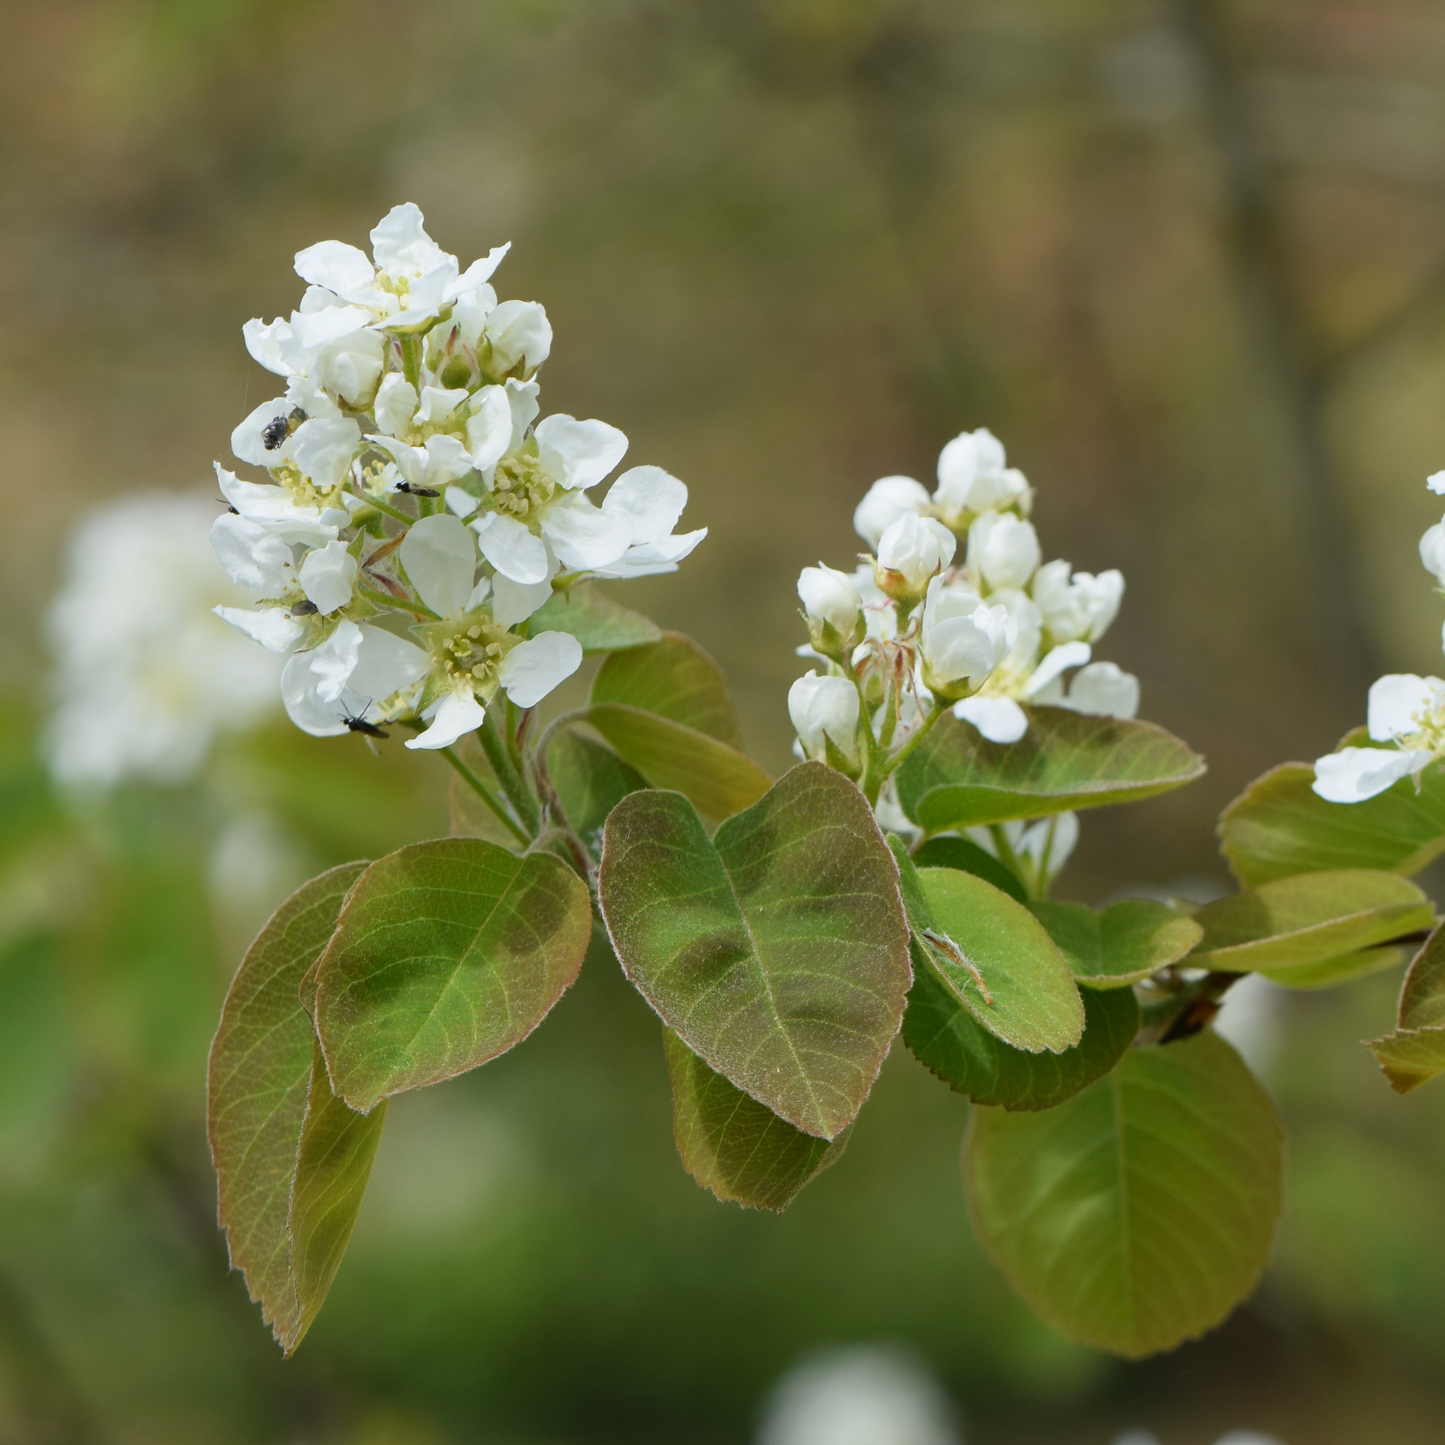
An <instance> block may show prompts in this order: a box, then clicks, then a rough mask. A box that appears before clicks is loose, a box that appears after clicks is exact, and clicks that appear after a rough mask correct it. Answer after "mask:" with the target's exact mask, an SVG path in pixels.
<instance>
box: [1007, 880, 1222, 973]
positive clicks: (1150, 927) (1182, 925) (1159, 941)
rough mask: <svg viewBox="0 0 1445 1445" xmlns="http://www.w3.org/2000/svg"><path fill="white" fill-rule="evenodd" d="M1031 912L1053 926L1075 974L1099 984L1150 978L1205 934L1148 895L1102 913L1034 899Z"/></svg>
mask: <svg viewBox="0 0 1445 1445" xmlns="http://www.w3.org/2000/svg"><path fill="white" fill-rule="evenodd" d="M1029 911H1030V912H1031V913H1032V914H1033V915H1034V917H1035V918H1037V919H1038V920H1039V922H1040V923H1042V924H1043V925H1044V927H1045V928H1046V929H1048V931H1049V937H1050V938H1052V939H1053V940H1054V942H1055V943H1056V944H1058V946H1059V952H1060V953H1062V954H1063V955H1064V958H1065V960H1066V961H1067V963H1068V965H1069V967H1070V968H1071V969H1073V971H1074V977H1075V978H1077V979H1078V981H1079V982H1080V983H1088V984H1092V985H1093V986H1094V987H1095V988H1123V987H1126V986H1127V985H1129V984H1131V983H1135V982H1137V981H1138V980H1139V979H1141V978H1148V977H1149V975H1150V974H1151V973H1157V972H1158V970H1159V969H1161V968H1164V967H1166V966H1167V965H1169V964H1171V963H1176V962H1177V961H1178V960H1179V959H1181V958H1183V957H1184V955H1185V954H1186V953H1188V952H1189V950H1190V949H1192V948H1193V947H1194V946H1195V945H1196V944H1197V943H1198V942H1199V940H1200V938H1202V937H1203V934H1204V930H1203V929H1202V928H1200V926H1199V925H1198V924H1197V923H1196V922H1195V921H1194V920H1193V919H1192V918H1190V917H1188V916H1186V915H1185V914H1183V913H1179V912H1177V911H1176V910H1175V909H1173V908H1170V907H1169V906H1168V904H1165V903H1155V902H1152V901H1151V900H1149V899H1147V898H1124V899H1121V900H1120V901H1119V902H1118V903H1111V904H1110V905H1109V906H1108V907H1107V908H1106V909H1104V910H1103V912H1102V913H1097V912H1095V911H1094V909H1092V908H1085V907H1084V905H1083V904H1081V903H1054V902H1051V901H1047V900H1043V901H1039V902H1036V903H1030V904H1029Z"/></svg>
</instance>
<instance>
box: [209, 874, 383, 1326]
mask: <svg viewBox="0 0 1445 1445" xmlns="http://www.w3.org/2000/svg"><path fill="white" fill-rule="evenodd" d="M367 866H368V865H367V864H365V863H347V864H345V865H344V866H342V867H340V868H333V869H332V870H331V871H330V872H329V873H323V874H322V875H321V876H320V877H319V878H313V879H312V880H311V882H309V883H307V884H306V885H305V886H304V887H302V888H301V889H299V890H298V891H297V892H296V893H294V894H292V896H291V897H290V898H288V899H287V900H286V902H285V903H283V904H282V905H281V907H280V908H279V909H278V910H277V911H276V913H275V915H274V916H273V917H272V919H271V920H270V922H269V923H267V924H266V926H265V928H263V929H262V930H261V933H260V935H259V936H258V937H257V939H256V941H255V943H253V944H252V945H251V948H250V950H249V951H248V952H247V954H246V957H245V960H244V961H243V962H242V964H241V967H240V969H239V971H238V972H237V974H236V977H235V979H234V981H233V982H232V984H231V988H230V992H229V993H228V994H227V996H226V1004H225V1008H224V1009H223V1011H222V1013H221V1024H220V1027H219V1029H218V1030H217V1032H216V1039H215V1042H214V1044H213V1045H212V1046H211V1061H210V1076H209V1090H208V1092H209V1099H208V1109H209V1131H210V1138H211V1155H212V1158H213V1159H214V1161H215V1165H216V1174H217V1176H218V1178H219V1181H220V1219H221V1224H222V1226H223V1227H224V1228H225V1231H226V1239H227V1243H228V1244H229V1246H230V1251H231V1263H232V1265H233V1266H234V1267H236V1268H238V1269H240V1270H241V1271H242V1272H243V1273H244V1274H245V1277H246V1286H247V1288H248V1289H249V1290H250V1292H251V1298H252V1299H253V1300H255V1301H256V1302H257V1303H259V1304H260V1306H261V1311H262V1315H263V1316H264V1318H265V1320H266V1322H267V1323H268V1324H269V1325H270V1326H271V1328H272V1329H273V1331H274V1332H275V1335H276V1338H277V1340H278V1341H279V1342H280V1344H281V1346H282V1347H283V1348H284V1349H285V1350H286V1352H287V1353H288V1354H289V1353H290V1352H291V1351H292V1350H294V1349H295V1348H296V1346H297V1344H298V1343H300V1340H301V1337H302V1336H303V1335H304V1334H305V1333H306V1328H307V1326H308V1325H309V1324H310V1322H311V1320H312V1318H313V1317H314V1316H315V1314H316V1311H317V1309H319V1308H320V1305H321V1301H322V1300H323V1299H324V1298H325V1295H326V1289H327V1287H328V1286H329V1284H330V1281H331V1276H332V1274H334V1273H335V1266H336V1262H337V1261H338V1260H339V1259H340V1255H341V1250H342V1249H343V1248H344V1247H345V1243H346V1236H347V1234H348V1233H349V1232H350V1228H351V1220H352V1218H354V1215H355V1210H354V1208H352V1209H351V1213H350V1214H349V1215H348V1214H347V1213H346V1208H347V1207H349V1206H345V1205H343V1203H342V1201H341V1200H340V1199H339V1198H338V1200H337V1201H336V1204H337V1206H338V1207H336V1208H334V1209H333V1210H332V1211H331V1217H330V1221H329V1230H330V1234H331V1240H332V1243H331V1247H330V1248H329V1250H328V1255H329V1257H330V1266H329V1270H318V1269H316V1268H315V1267H314V1266H312V1265H309V1264H308V1265H307V1266H306V1267H305V1268H304V1269H302V1270H299V1271H298V1269H297V1267H296V1266H297V1264H298V1263H301V1262H302V1261H301V1260H300V1259H299V1258H298V1256H297V1243H298V1241H299V1243H300V1251H301V1254H302V1255H309V1244H308V1241H309V1240H310V1238H311V1237H312V1234H313V1233H314V1228H313V1220H312V1214H311V1211H310V1210H309V1207H308V1206H306V1205H304V1204H303V1208H302V1211H301V1215H300V1216H299V1222H300V1225H301V1228H300V1231H299V1232H298V1231H297V1229H296V1228H295V1227H294V1225H293V1214H294V1206H293V1198H292V1196H293V1184H294V1183H295V1182H296V1180H297V1173H298V1151H301V1152H302V1154H303V1155H304V1157H303V1159H302V1161H301V1163H302V1167H303V1169H304V1171H305V1173H306V1174H307V1176H308V1177H311V1176H314V1173H315V1171H314V1169H313V1168H312V1166H311V1161H312V1159H313V1158H314V1157H315V1156H314V1153H307V1152H306V1151H304V1150H302V1138H303V1132H304V1130H305V1128H306V1126H307V1121H308V1119H309V1118H312V1117H315V1116H318V1115H320V1114H324V1113H328V1105H327V1098H328V1096H329V1094H330V1090H329V1088H325V1090H324V1093H323V1092H322V1090H323V1087H324V1085H325V1077H324V1075H322V1076H320V1078H319V1080H318V1077H317V1076H316V1075H315V1074H314V1072H313V1065H314V1061H315V1055H316V1047H315V1042H314V1039H313V1036H312V1031H311V1020H310V1018H309V1017H308V1016H307V1014H306V1012H305V1010H304V1009H303V1008H302V1005H301V1000H300V997H299V989H300V986H301V983H302V980H303V979H304V977H305V976H306V974H307V972H308V970H309V969H310V967H311V965H312V964H313V963H314V961H315V960H316V959H317V958H319V957H320V956H321V952H322V950H323V949H324V948H325V947H326V944H327V942H328V941H329V939H330V938H331V934H332V930H333V929H334V928H335V926H336V918H337V915H338V913H340V911H341V905H342V901H343V900H344V899H345V897H346V895H347V892H348V891H349V890H350V888H351V887H352V885H353V884H354V883H355V882H356V880H357V879H358V878H359V877H361V875H362V873H363V872H364V870H365V869H366V867H367ZM333 1102H334V1101H333ZM338 1107H340V1106H338ZM345 1116H346V1117H342V1116H338V1115H334V1114H331V1115H329V1117H330V1118H331V1126H330V1127H331V1129H332V1130H333V1132H339V1133H340V1134H342V1135H346V1132H347V1130H348V1129H349V1130H351V1131H352V1134H351V1136H350V1137H351V1138H352V1139H353V1140H355V1139H356V1138H362V1139H364V1138H365V1137H367V1136H368V1135H370V1134H378V1133H379V1132H380V1128H381V1116H380V1114H379V1113H378V1114H377V1115H375V1116H373V1117H372V1118H371V1119H370V1120H368V1119H366V1118H365V1117H364V1116H363V1115H360V1114H353V1113H351V1111H350V1110H345ZM372 1147H373V1148H374V1140H373V1144H372ZM349 1152H350V1153H351V1154H352V1157H355V1151H354V1149H353V1150H350V1151H349ZM368 1160H369V1156H368ZM365 1183H366V1176H365V1169H364V1168H357V1169H354V1170H353V1171H352V1173H351V1175H350V1184H351V1189H350V1193H354V1195H355V1198H356V1200H357V1201H359V1199H360V1193H361V1189H362V1188H364V1187H365ZM310 1187H311V1186H310V1184H309V1183H308V1184H306V1185H304V1186H303V1189H302V1192H303V1193H305V1192H306V1191H307V1190H308V1189H309V1188H310ZM349 1197H350V1195H348V1198H349Z"/></svg>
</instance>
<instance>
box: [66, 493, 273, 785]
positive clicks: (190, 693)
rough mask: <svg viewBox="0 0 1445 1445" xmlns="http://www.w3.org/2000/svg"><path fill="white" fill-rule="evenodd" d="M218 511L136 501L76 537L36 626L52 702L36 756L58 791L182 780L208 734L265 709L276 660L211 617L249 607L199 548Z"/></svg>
mask: <svg viewBox="0 0 1445 1445" xmlns="http://www.w3.org/2000/svg"><path fill="white" fill-rule="evenodd" d="M214 514H215V507H214V505H213V504H212V503H211V502H210V501H209V500H208V499H206V498H202V497H196V496H183V495H177V494H175V493H170V492H143V493H138V494H136V495H135V496H131V497H127V498H124V499H123V500H121V501H118V502H111V503H109V504H107V505H105V506H102V507H98V508H96V509H95V510H94V511H92V512H90V513H89V514H88V515H87V516H86V517H85V518H84V519H83V520H82V521H81V523H80V525H79V526H78V527H77V529H76V531H75V532H74V534H73V535H72V537H71V539H70V543H69V547H68V550H67V554H66V560H65V570H64V575H63V578H62V581H61V586H60V591H59V593H58V595H57V596H56V598H55V601H54V603H53V604H52V606H51V609H50V612H49V614H48V616H47V618H46V634H47V638H48V641H49V643H50V647H51V650H52V653H53V655H54V658H55V669H54V673H53V686H54V692H55V696H56V706H55V710H54V712H53V713H52V714H51V717H50V721H49V723H48V726H47V728H46V730H45V735H44V746H45V752H46V755H47V757H48V759H49V763H50V767H51V769H52V771H53V772H54V774H55V776H56V777H57V778H58V779H59V780H60V781H61V782H62V783H65V784H68V785H77V786H98V787H110V786H112V785H114V784H116V783H118V782H120V781H122V780H123V779H125V778H128V777H136V778H145V779H150V780H153V781H157V782H162V783H179V782H182V781H184V780H185V779H187V778H188V777H190V776H192V775H193V774H194V773H195V772H196V771H197V769H198V768H199V767H200V766H201V764H202V763H203V762H204V761H205V758H206V755H207V753H208V751H209V749H210V746H211V743H212V741H213V740H214V738H215V737H216V735H217V734H218V733H221V732H224V731H228V730H237V729H244V728H247V727H251V726H253V725H255V724H256V723H257V722H258V721H259V720H260V719H261V718H263V717H264V716H265V715H266V714H267V713H268V712H270V711H271V710H272V709H274V707H275V705H276V683H277V679H278V676H279V673H280V670H281V662H280V659H279V658H277V657H275V656H274V655H272V654H270V653H267V652H265V651H263V650H262V649H260V648H258V647H256V646H255V645H254V644H253V643H251V642H249V641H247V640H246V639H245V638H243V637H241V636H238V635H237V634H236V633H235V632H233V631H231V630H230V629H229V628H227V627H226V626H225V625H224V624H223V623H222V622H221V621H219V620H218V619H217V618H215V617H213V616H212V615H211V610H212V608H214V607H216V606H217V605H225V604H227V603H235V602H243V601H245V600H246V599H245V595H244V593H243V592H242V590H241V589H240V588H238V587H237V586H236V585H235V584H234V583H232V582H229V581H228V580H227V578H226V575H225V573H224V572H223V571H222V569H221V568H220V567H219V566H218V565H217V564H216V561H215V559H214V558H213V557H212V556H210V555H209V554H208V552H207V548H206V536H207V533H208V532H209V531H210V527H211V520H212V517H213V516H214Z"/></svg>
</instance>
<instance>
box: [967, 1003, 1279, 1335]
mask: <svg viewBox="0 0 1445 1445" xmlns="http://www.w3.org/2000/svg"><path fill="white" fill-rule="evenodd" d="M1282 1145H1283V1141H1282V1137H1281V1133H1280V1127H1279V1124H1278V1122H1277V1121H1276V1119H1275V1115H1274V1110H1273V1108H1272V1107H1271V1105H1270V1102H1269V1099H1268V1097H1267V1096H1266V1094H1265V1092H1264V1090H1263V1089H1262V1088H1260V1086H1259V1084H1258V1083H1257V1082H1256V1080H1255V1079H1254V1077H1253V1076H1252V1075H1251V1074H1250V1072H1249V1070H1248V1069H1247V1068H1245V1066H1244V1064H1243V1063H1242V1062H1241V1060H1240V1058H1239V1056H1238V1055H1237V1054H1236V1053H1235V1052H1234V1050H1233V1049H1231V1048H1230V1047H1229V1045H1228V1044H1227V1043H1225V1042H1224V1040H1223V1039H1221V1038H1220V1037H1219V1036H1218V1035H1217V1034H1214V1033H1213V1032H1211V1031H1209V1030H1205V1031H1204V1032H1203V1033H1200V1034H1197V1035H1195V1036H1194V1037H1193V1038H1190V1039H1186V1040H1184V1041H1182V1042H1180V1043H1177V1044H1170V1045H1168V1046H1166V1047H1164V1048H1139V1049H1130V1050H1128V1052H1126V1053H1125V1055H1124V1057H1123V1058H1122V1059H1121V1060H1120V1061H1119V1064H1118V1066H1117V1067H1116V1068H1115V1069H1114V1071H1113V1072H1112V1073H1111V1074H1109V1075H1108V1076H1107V1077H1106V1078H1103V1079H1101V1080H1099V1082H1098V1083H1096V1084H1094V1085H1092V1086H1091V1087H1090V1088H1088V1089H1086V1090H1085V1091H1084V1092H1083V1093H1081V1094H1078V1095H1076V1096H1075V1097H1074V1098H1072V1099H1070V1100H1069V1101H1068V1102H1067V1103H1064V1104H1061V1105H1060V1106H1059V1107H1058V1108H1057V1109H1051V1110H1048V1111H1047V1112H1045V1113H1008V1112H1006V1111H1004V1110H1002V1109H978V1108H976V1109H974V1111H973V1117H972V1120H971V1122H970V1126H969V1132H968V1137H967V1140H966V1142H965V1146H964V1174H965V1181H966V1184H967V1188H968V1195H969V1205H970V1210H971V1213H972V1216H973V1220H974V1228H975V1230H976V1232H977V1234H978V1236H979V1239H980V1240H981V1241H982V1243H983V1245H984V1247H985V1248H986V1249H987V1250H988V1252H989V1254H991V1255H992V1256H993V1258H994V1260H995V1261H996V1262H997V1263H998V1265H999V1267H1000V1269H1002V1270H1003V1272H1004V1274H1005V1275H1007V1276H1008V1279H1009V1282H1010V1283H1011V1284H1012V1285H1013V1287H1014V1288H1015V1289H1016V1290H1017V1291H1018V1292H1019V1294H1021V1295H1022V1296H1023V1297H1024V1299H1026V1300H1027V1301H1028V1303H1029V1305H1030V1306H1031V1307H1032V1308H1033V1310H1034V1311H1035V1312H1036V1313H1037V1314H1038V1315H1039V1316H1040V1317H1041V1318H1043V1319H1044V1320H1046V1321H1047V1322H1048V1323H1049V1324H1052V1325H1054V1326H1055V1327H1056V1328H1058V1329H1060V1330H1062V1331H1063V1332H1064V1333H1065V1334H1067V1335H1069V1336H1071V1337H1072V1338H1074V1339H1076V1340H1079V1341H1082V1342H1083V1343H1085V1344H1088V1345H1093V1346H1095V1347H1096V1348H1099V1349H1104V1350H1111V1351H1113V1352H1114V1353H1116V1354H1120V1355H1126V1356H1129V1357H1131V1358H1138V1357H1140V1356H1143V1355H1148V1354H1153V1353H1155V1352H1156V1351H1159V1350H1167V1349H1170V1348H1171V1347H1172V1346H1174V1345H1177V1344H1179V1343H1180V1341H1182V1340H1186V1339H1190V1338H1192V1337H1193V1336H1195V1335H1199V1334H1202V1333H1203V1332H1204V1331H1205V1330H1207V1329H1209V1328H1211V1327H1212V1326H1214V1325H1216V1324H1218V1323H1219V1322H1220V1321H1221V1320H1222V1319H1223V1318H1224V1317H1225V1316H1226V1315H1227V1314H1228V1313H1229V1312H1230V1310H1232V1309H1233V1308H1234V1307H1235V1305H1237V1304H1238V1303H1239V1302H1240V1301H1241V1300H1242V1299H1244V1298H1245V1296H1246V1295H1248V1294H1249V1292H1250V1290H1251V1289H1253V1287H1254V1283H1255V1281H1256V1280H1257V1279H1258V1277H1259V1274H1260V1271H1261V1270H1262V1269H1263V1268H1264V1265H1265V1261H1266V1260H1267V1259H1268V1257H1269V1249H1270V1243H1271V1240H1272V1239H1273V1237H1274V1229H1275V1223H1276V1221H1277V1220H1278V1218H1279V1212H1280V1201H1281V1163H1282Z"/></svg>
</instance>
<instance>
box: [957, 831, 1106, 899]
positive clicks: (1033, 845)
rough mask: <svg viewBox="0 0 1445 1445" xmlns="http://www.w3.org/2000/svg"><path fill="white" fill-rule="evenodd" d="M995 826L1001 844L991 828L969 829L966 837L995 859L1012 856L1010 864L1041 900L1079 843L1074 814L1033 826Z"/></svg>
mask: <svg viewBox="0 0 1445 1445" xmlns="http://www.w3.org/2000/svg"><path fill="white" fill-rule="evenodd" d="M997 826H998V828H999V830H1000V832H1001V833H1002V835H1003V839H1002V843H1000V840H999V837H998V835H997V834H996V833H995V832H994V829H993V828H969V829H968V830H967V832H966V834H965V836H966V837H968V838H971V839H972V840H973V841H974V842H975V843H977V844H978V845H979V847H981V848H983V849H984V850H985V851H986V852H989V853H992V854H993V855H994V857H995V858H1008V857H1009V855H1012V857H1011V860H1010V861H1012V862H1014V863H1017V864H1018V865H1019V866H1020V867H1021V868H1022V871H1023V873H1024V875H1025V877H1024V881H1025V882H1026V883H1027V884H1028V885H1029V886H1030V887H1031V888H1032V889H1033V890H1034V891H1035V893H1037V894H1039V895H1040V896H1042V895H1043V893H1044V892H1045V890H1046V889H1047V887H1048V884H1049V883H1050V882H1051V881H1052V879H1053V878H1054V877H1055V876H1056V875H1057V874H1058V873H1059V871H1060V870H1061V869H1062V868H1063V866H1064V864H1065V863H1067V862H1068V861H1069V859H1070V858H1071V857H1072V856H1073V853H1074V849H1075V848H1076V847H1077V846H1078V842H1079V815H1078V814H1077V813H1055V814H1054V816H1053V817H1051V818H1040V819H1039V820H1038V821H1037V822H1034V823H1024V822H1011V823H1001V824H998V825H997Z"/></svg>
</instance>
